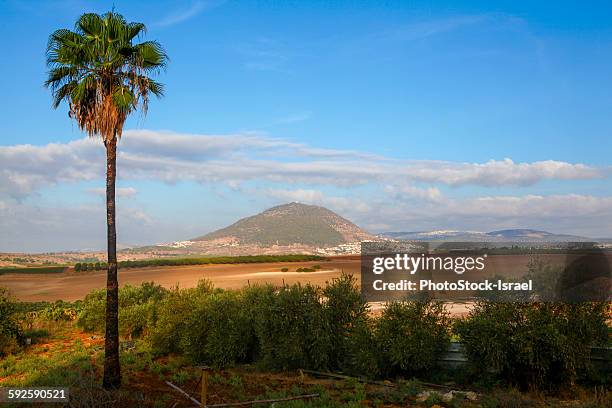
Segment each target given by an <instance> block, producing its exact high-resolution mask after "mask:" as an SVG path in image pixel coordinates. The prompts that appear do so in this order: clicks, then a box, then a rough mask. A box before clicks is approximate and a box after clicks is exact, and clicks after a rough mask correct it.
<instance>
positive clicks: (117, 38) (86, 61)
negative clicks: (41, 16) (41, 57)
mask: <svg viewBox="0 0 612 408" xmlns="http://www.w3.org/2000/svg"><path fill="white" fill-rule="evenodd" d="M145 32H146V27H145V25H144V24H142V23H127V22H126V21H125V19H124V18H123V16H121V15H120V14H117V13H114V12H109V13H106V14H103V15H98V14H94V13H89V14H83V15H82V16H81V17H80V18H79V20H78V21H77V22H76V24H75V30H74V31H71V30H67V29H60V30H57V31H55V32H54V33H53V34H51V36H50V37H49V43H48V45H47V65H48V66H49V68H50V71H49V76H48V79H47V81H46V82H45V86H47V87H49V88H51V91H52V94H53V107H54V108H57V107H58V106H59V105H60V103H61V102H62V101H64V100H65V101H66V102H68V105H69V109H70V111H69V115H70V117H71V118H73V119H75V120H76V121H77V123H78V126H79V128H81V129H82V130H85V131H86V132H87V133H88V134H89V136H95V135H98V136H101V137H102V139H103V141H104V143H105V144H106V143H107V142H109V141H111V140H114V139H116V138H119V137H121V131H122V128H123V124H124V122H125V119H126V118H127V116H128V115H129V114H130V113H132V112H133V111H134V110H136V109H138V108H139V107H140V108H141V109H142V111H143V112H144V113H146V111H147V105H148V101H149V95H150V94H153V95H155V96H157V97H160V96H162V95H163V91H164V90H163V85H162V84H160V83H159V82H156V81H154V80H153V79H151V75H154V74H156V73H158V72H159V70H160V69H162V68H164V67H165V66H166V62H167V60H168V57H167V55H166V53H165V52H164V50H163V48H162V47H161V45H160V44H159V43H158V42H156V41H144V42H141V43H134V42H133V41H134V40H135V39H137V38H139V37H140V36H141V35H142V34H143V33H145Z"/></svg>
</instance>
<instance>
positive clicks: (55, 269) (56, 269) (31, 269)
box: [0, 266, 66, 275]
mask: <svg viewBox="0 0 612 408" xmlns="http://www.w3.org/2000/svg"><path fill="white" fill-rule="evenodd" d="M65 270H66V267H65V266H28V267H2V268H0V275H2V274H5V273H34V274H39V273H40V274H44V273H62V272H64V271H65Z"/></svg>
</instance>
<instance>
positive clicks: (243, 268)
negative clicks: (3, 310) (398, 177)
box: [0, 255, 565, 301]
mask: <svg viewBox="0 0 612 408" xmlns="http://www.w3.org/2000/svg"><path fill="white" fill-rule="evenodd" d="M540 258H541V259H543V260H544V261H546V262H549V263H551V264H559V263H562V262H563V261H564V260H565V257H564V256H563V255H541V256H540ZM530 259H531V256H530V255H491V256H489V258H488V261H487V264H488V265H489V266H488V267H490V268H491V270H492V271H495V272H496V273H503V274H505V275H506V276H508V275H509V272H511V271H515V273H517V274H519V273H524V272H526V271H527V263H528V262H529V260H530ZM316 264H319V265H321V270H320V271H317V272H295V269H297V268H300V267H308V266H312V265H316ZM281 268H289V271H288V272H281ZM343 271H344V272H346V273H349V274H353V275H354V276H355V277H356V278H357V279H358V280H359V274H360V260H359V257H358V256H350V257H336V258H332V259H331V260H330V261H315V262H295V263H288V262H278V263H260V264H228V265H189V266H161V267H147V268H125V269H121V270H119V283H120V284H121V285H125V284H128V283H129V284H131V285H137V284H140V283H142V282H150V281H153V282H155V283H157V284H160V285H162V286H164V287H167V288H170V287H173V286H176V285H178V286H179V287H183V288H185V287H194V286H196V285H197V283H198V281H199V280H200V279H209V280H211V281H212V282H213V283H214V285H215V286H216V287H220V288H224V289H238V288H241V287H243V286H245V285H247V284H256V283H271V284H275V285H282V284H283V282H284V283H287V284H292V283H296V282H301V283H306V282H309V283H312V284H315V285H325V282H326V281H329V280H330V279H333V278H335V277H338V276H340V274H341V273H342V272H343ZM0 286H4V287H7V288H8V289H9V291H10V293H11V294H12V295H13V296H14V297H16V298H17V299H18V300H21V301H55V300H60V299H61V300H67V301H74V300H77V299H82V298H83V297H85V295H86V294H87V293H89V292H90V291H91V290H92V289H97V288H104V287H105V286H106V272H105V271H91V272H73V271H71V272H65V273H59V274H41V275H35V274H32V275H26V274H5V275H0Z"/></svg>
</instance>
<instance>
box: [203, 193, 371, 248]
mask: <svg viewBox="0 0 612 408" xmlns="http://www.w3.org/2000/svg"><path fill="white" fill-rule="evenodd" d="M367 239H373V236H372V235H370V234H368V233H367V232H365V231H363V230H362V229H361V228H359V227H358V226H356V225H355V224H353V223H352V222H350V221H349V220H347V219H345V218H342V217H341V216H339V215H338V214H336V213H334V212H333V211H331V210H328V209H327V208H324V207H319V206H316V205H307V204H300V203H295V202H294V203H289V204H283V205H279V206H276V207H272V208H269V209H267V210H265V211H264V212H262V213H259V214H257V215H253V216H251V217H247V218H243V219H241V220H239V221H237V222H235V223H234V224H232V225H230V226H228V227H225V228H222V229H220V230H217V231H214V232H211V233H209V234H206V235H204V236H201V237H198V238H194V239H192V241H219V242H232V243H235V244H236V245H258V246H271V245H295V244H302V245H309V246H317V247H329V246H335V245H338V244H343V243H348V242H357V241H362V240H367Z"/></svg>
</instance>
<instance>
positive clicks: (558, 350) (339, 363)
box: [0, 275, 612, 407]
mask: <svg viewBox="0 0 612 408" xmlns="http://www.w3.org/2000/svg"><path fill="white" fill-rule="evenodd" d="M1 299H3V300H2V302H1V303H0V318H1V320H0V321H1V322H2V326H1V328H0V330H1V336H0V352H1V353H2V354H3V355H4V358H3V360H2V362H1V363H0V384H2V385H32V386H33V385H65V384H69V385H70V384H72V386H73V387H75V388H76V389H79V390H82V391H80V392H83V393H84V394H85V397H83V398H94V397H92V396H91V395H90V394H91V393H93V392H94V391H95V390H97V391H95V392H99V393H102V394H100V395H101V396H100V395H98V396H96V397H95V398H94V399H97V400H104V398H106V397H104V396H105V395H107V394H104V391H102V390H100V389H99V388H98V387H97V385H95V384H96V380H97V379H99V376H100V366H101V361H102V357H103V352H102V341H103V340H102V336H101V333H103V328H104V309H105V296H104V291H103V290H98V291H94V292H92V293H90V294H89V295H88V296H87V297H86V298H85V299H84V300H82V301H78V302H74V303H67V302H58V303H54V304H46V303H36V304H17V303H14V302H12V301H10V299H9V298H8V297H7V296H6V293H4V292H3V294H2V296H1ZM119 303H120V309H119V310H120V315H119V328H120V334H121V337H122V338H123V341H122V351H121V361H122V364H123V367H124V370H125V371H124V373H125V378H126V379H128V387H127V389H128V390H129V389H132V391H133V390H134V389H136V390H140V391H142V390H143V388H144V389H146V390H149V389H155V390H156V391H155V392H149V391H147V392H144V391H143V392H142V393H141V394H138V393H134V392H131V393H130V392H128V393H127V394H126V395H124V396H123V397H121V398H128V399H129V398H133V397H135V396H137V395H140V396H139V397H138V398H141V397H142V400H139V402H137V403H136V402H133V401H132V402H131V404H132V405H133V404H134V403H136V404H137V405H153V404H155V402H154V401H153V400H155V401H157V403H158V404H161V405H159V406H166V404H168V405H172V404H171V403H170V402H171V401H170V399H169V398H174V395H173V394H172V391H171V390H168V389H167V387H166V386H165V384H164V383H163V381H166V380H168V381H171V382H173V383H174V384H177V385H179V386H181V387H183V388H184V389H186V390H188V391H189V392H192V391H193V390H195V389H196V386H197V381H198V378H199V371H198V370H197V369H196V368H194V367H196V366H198V365H209V366H212V367H214V374H213V377H212V379H211V387H213V388H214V389H216V390H218V394H215V395H217V397H216V398H218V401H217V402H222V401H225V402H227V401H228V400H230V401H239V400H245V399H256V398H264V397H268V398H269V397H271V396H286V395H298V394H301V393H311V392H316V393H319V394H321V395H322V397H321V398H319V399H317V400H313V401H310V402H302V401H297V402H292V403H286V404H285V405H277V406H304V405H306V406H321V407H323V406H326V407H327V406H365V405H367V406H405V405H406V404H419V405H420V406H433V405H435V404H438V405H440V406H447V407H451V406H452V407H459V406H465V407H470V406H474V407H476V406H481V407H496V406H501V407H503V406H508V407H510V406H513V407H514V406H519V407H521V406H524V407H529V406H558V405H559V398H560V397H561V396H562V397H563V398H565V399H576V398H579V399H581V400H582V401H583V402H584V404H582V403H578V402H576V404H577V405H570V406H584V407H586V406H592V407H598V406H606V404H608V403H609V402H610V401H611V398H612V397H611V394H610V392H609V391H606V389H608V390H609V388H610V385H611V384H612V382H611V379H610V377H609V373H608V374H605V373H604V372H601V371H598V370H597V367H594V366H592V365H591V361H590V359H589V357H590V355H589V353H590V346H591V345H597V344H606V342H607V341H608V340H609V328H608V326H607V325H606V319H607V318H609V316H610V314H609V313H610V309H609V308H610V305H609V304H602V303H599V304H597V303H592V304H575V305H562V304H524V303H521V304H517V303H493V302H488V301H482V302H480V303H479V304H478V305H477V306H476V307H475V308H474V309H473V310H472V312H471V313H470V315H469V316H467V317H466V318H464V319H459V320H457V319H451V318H450V316H449V315H448V313H447V312H446V311H445V309H444V306H443V304H441V303H439V302H436V301H432V300H429V299H423V300H420V301H403V302H394V303H390V304H388V305H387V306H386V308H385V309H383V311H382V312H381V313H380V314H379V315H375V316H373V315H372V313H370V312H369V310H368V308H367V306H366V304H364V303H363V301H362V300H361V297H360V293H359V291H358V290H357V287H356V285H355V282H354V280H353V278H352V277H350V276H346V275H345V276H342V277H341V278H338V279H335V280H333V281H331V282H329V284H328V285H327V286H326V287H324V288H321V287H316V286H312V285H298V284H296V285H293V286H284V287H281V288H275V287H272V286H251V287H246V288H244V289H243V290H239V291H234V290H221V289H216V288H214V287H212V285H211V284H210V283H209V282H207V281H202V282H200V284H199V285H198V286H197V287H195V288H189V289H178V288H175V289H170V290H168V289H164V288H162V287H161V286H157V285H155V284H153V283H144V284H142V285H140V286H129V285H128V286H125V287H123V288H121V290H120V292H119ZM27 338H29V339H31V340H30V341H31V342H33V343H35V344H34V345H33V346H29V347H25V348H24V343H25V339H27ZM52 339H56V341H55V342H53V341H50V340H52ZM451 339H453V340H457V339H460V340H461V341H462V343H463V344H464V345H465V348H466V352H467V355H468V357H469V360H470V361H469V366H468V368H467V369H462V370H458V371H451V370H447V369H443V368H441V367H439V366H438V360H439V358H440V356H441V355H442V353H444V352H445V350H446V349H447V346H448V344H449V343H450V341H451ZM35 350H37V351H35ZM300 369H311V370H318V371H325V372H328V371H332V372H342V373H344V374H347V375H350V376H354V377H356V378H361V379H368V380H369V381H372V380H374V382H375V384H367V383H363V382H362V381H361V380H356V379H346V380H342V381H337V380H336V381H331V380H325V381H323V380H318V379H314V378H312V377H308V376H304V375H300V374H299V371H298V370H300ZM415 378H419V379H420V380H422V381H428V382H435V383H437V384H444V385H445V386H446V387H448V388H447V389H446V390H444V391H440V392H438V393H434V392H429V393H428V394H427V393H424V391H426V386H424V385H423V384H422V383H420V382H419V381H417V380H414V379H415ZM380 380H385V381H386V380H393V383H389V382H386V383H380V382H377V381H380ZM326 381H327V382H326ZM381 384H382V385H381ZM390 384H391V385H390ZM576 384H582V385H581V386H580V387H577V386H576ZM461 388H467V389H470V390H476V391H478V392H479V393H482V395H481V396H480V397H479V398H478V401H472V400H469V399H466V397H465V395H463V394H456V395H454V396H453V394H451V395H450V399H449V396H448V395H447V394H448V393H447V391H448V390H450V389H461ZM92 390H93V391H92ZM517 390H522V391H523V392H525V391H529V390H531V393H528V394H524V393H521V392H519V391H517ZM536 390H538V391H536ZM122 395H123V394H122ZM444 395H446V397H444V398H442V397H443V396H444ZM153 397H155V398H153ZM108 398H111V397H108ZM112 398H115V399H116V398H119V397H117V396H116V395H115V396H113V397H112ZM151 398H153V400H151ZM159 401H161V402H159ZM504 401H505V402H504ZM516 401H519V402H518V403H517V402H516ZM521 401H522V402H521ZM126 404H128V403H127V402H126ZM395 404H396V405H395ZM128 405H129V404H128ZM82 406H86V405H82Z"/></svg>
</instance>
